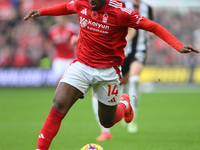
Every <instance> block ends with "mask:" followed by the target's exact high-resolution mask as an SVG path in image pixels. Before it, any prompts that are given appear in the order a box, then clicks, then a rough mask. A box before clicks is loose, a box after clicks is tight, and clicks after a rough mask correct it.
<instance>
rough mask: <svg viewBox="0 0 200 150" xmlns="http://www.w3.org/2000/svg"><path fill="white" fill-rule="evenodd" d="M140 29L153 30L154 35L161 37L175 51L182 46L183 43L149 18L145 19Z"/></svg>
mask: <svg viewBox="0 0 200 150" xmlns="http://www.w3.org/2000/svg"><path fill="white" fill-rule="evenodd" d="M140 29H143V30H146V31H150V32H153V33H154V34H155V35H157V36H158V37H160V38H161V39H163V40H164V41H165V42H166V43H168V44H169V45H170V46H172V47H173V48H175V49H176V50H177V51H180V49H181V47H183V44H182V43H181V42H180V41H179V40H178V39H177V38H176V37H175V36H173V35H172V34H171V33H170V32H168V31H167V30H166V29H165V28H164V27H163V26H161V25H160V24H158V23H155V22H153V21H151V20H149V19H146V21H145V22H144V23H143V25H142V26H141V28H140Z"/></svg>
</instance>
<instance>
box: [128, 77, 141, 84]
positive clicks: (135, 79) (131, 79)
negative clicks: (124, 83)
mask: <svg viewBox="0 0 200 150" xmlns="http://www.w3.org/2000/svg"><path fill="white" fill-rule="evenodd" d="M139 82H140V77H139V76H131V77H129V84H139Z"/></svg>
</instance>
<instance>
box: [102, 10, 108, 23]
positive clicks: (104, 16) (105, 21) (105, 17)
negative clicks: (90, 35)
mask: <svg viewBox="0 0 200 150" xmlns="http://www.w3.org/2000/svg"><path fill="white" fill-rule="evenodd" d="M102 21H103V22H104V23H107V22H108V13H107V12H105V13H104V15H103V20H102Z"/></svg>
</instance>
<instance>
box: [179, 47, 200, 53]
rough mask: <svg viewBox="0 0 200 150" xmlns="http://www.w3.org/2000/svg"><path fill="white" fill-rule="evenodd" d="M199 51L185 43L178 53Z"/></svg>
mask: <svg viewBox="0 0 200 150" xmlns="http://www.w3.org/2000/svg"><path fill="white" fill-rule="evenodd" d="M192 52H194V53H199V51H198V50H197V49H195V48H193V47H192V46H190V45H186V46H183V47H182V48H181V49H180V53H192Z"/></svg>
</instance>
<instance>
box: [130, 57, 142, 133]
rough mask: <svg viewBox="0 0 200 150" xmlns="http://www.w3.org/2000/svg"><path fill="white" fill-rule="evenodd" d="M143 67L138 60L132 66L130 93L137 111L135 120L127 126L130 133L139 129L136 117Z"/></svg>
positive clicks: (132, 103) (135, 111)
mask: <svg viewBox="0 0 200 150" xmlns="http://www.w3.org/2000/svg"><path fill="white" fill-rule="evenodd" d="M142 69H143V64H142V63H140V62H138V61H134V62H133V63H132V64H131V66H130V72H129V83H128V85H129V92H128V93H129V96H130V101H131V105H132V107H133V110H134V113H135V117H134V119H133V121H132V122H131V123H130V124H128V126H127V130H128V132H130V133H136V132H137V131H138V126H137V123H136V118H137V109H138V103H139V93H140V73H141V71H142Z"/></svg>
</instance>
